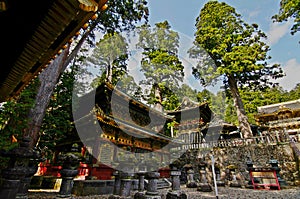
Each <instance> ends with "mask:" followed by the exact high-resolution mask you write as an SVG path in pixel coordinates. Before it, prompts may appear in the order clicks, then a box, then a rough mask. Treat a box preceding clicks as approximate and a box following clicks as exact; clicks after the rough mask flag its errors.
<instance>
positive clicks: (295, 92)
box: [286, 84, 300, 100]
mask: <svg viewBox="0 0 300 199" xmlns="http://www.w3.org/2000/svg"><path fill="white" fill-rule="evenodd" d="M286 97H287V99H288V100H297V99H300V84H297V85H296V86H295V88H293V89H292V90H291V91H290V92H289V93H288V95H287V96H286Z"/></svg>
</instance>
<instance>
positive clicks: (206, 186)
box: [197, 162, 212, 192]
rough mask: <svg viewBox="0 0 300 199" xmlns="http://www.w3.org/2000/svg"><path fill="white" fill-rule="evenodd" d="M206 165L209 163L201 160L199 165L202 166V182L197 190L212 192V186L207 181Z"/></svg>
mask: <svg viewBox="0 0 300 199" xmlns="http://www.w3.org/2000/svg"><path fill="white" fill-rule="evenodd" d="M206 165H207V164H206V163H205V162H201V163H200V164H199V166H200V183H199V186H198V188H197V191H202V192H211V191H212V187H211V186H210V184H209V183H208V182H207V177H206Z"/></svg>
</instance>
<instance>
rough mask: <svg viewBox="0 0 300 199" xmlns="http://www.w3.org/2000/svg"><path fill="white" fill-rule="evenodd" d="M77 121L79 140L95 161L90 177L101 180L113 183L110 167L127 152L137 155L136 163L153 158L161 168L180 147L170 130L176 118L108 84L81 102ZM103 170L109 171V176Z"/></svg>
mask: <svg viewBox="0 0 300 199" xmlns="http://www.w3.org/2000/svg"><path fill="white" fill-rule="evenodd" d="M75 117H76V118H78V119H77V120H76V122H75V123H76V128H77V131H78V133H79V136H80V139H81V141H82V143H83V145H85V147H86V149H87V151H88V152H89V154H92V155H93V157H94V158H93V160H92V163H93V164H92V168H91V170H92V171H91V173H92V175H93V176H94V175H95V176H97V178H98V179H110V177H111V174H112V171H113V169H110V167H113V166H114V165H113V164H114V163H115V162H118V160H119V159H120V158H122V157H121V156H120V153H124V152H125V153H126V152H130V153H132V154H134V156H135V157H136V158H137V159H140V158H143V159H149V158H150V156H152V157H151V158H155V159H156V160H157V161H158V162H159V163H160V164H161V165H160V167H164V166H167V165H168V163H169V161H170V154H169V150H170V148H172V147H174V146H175V145H176V144H178V141H175V140H173V139H172V136H171V134H172V132H171V131H172V129H168V127H167V126H168V125H167V124H168V123H170V122H172V121H173V116H171V115H168V114H166V113H165V112H160V111H157V110H155V109H153V108H151V107H149V106H147V105H145V104H143V103H141V102H139V101H137V100H135V99H133V98H131V97H129V96H128V95H126V94H125V93H123V92H122V91H120V90H118V89H117V88H114V87H113V86H112V85H110V84H108V83H105V84H102V85H100V86H99V87H98V88H97V89H96V91H95V92H93V93H89V94H88V95H85V96H83V97H81V98H80V99H79V106H78V109H77V111H76V112H75ZM154 152H155V153H154ZM130 153H129V154H130ZM104 170H109V172H107V175H106V174H104V173H105V172H103V171H104ZM161 174H162V173H161ZM163 176H164V175H162V177H163Z"/></svg>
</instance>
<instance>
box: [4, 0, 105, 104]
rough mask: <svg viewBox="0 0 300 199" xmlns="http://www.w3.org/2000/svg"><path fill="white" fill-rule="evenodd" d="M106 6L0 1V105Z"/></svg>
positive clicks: (85, 1)
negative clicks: (98, 10) (96, 12)
mask: <svg viewBox="0 0 300 199" xmlns="http://www.w3.org/2000/svg"><path fill="white" fill-rule="evenodd" d="M106 2H107V0H97V2H95V0H42V1H41V0H26V1H23V0H9V1H1V7H0V24H1V31H0V39H1V45H0V50H1V59H0V102H1V101H5V100H7V99H8V98H10V97H13V96H15V95H18V94H19V93H20V92H21V91H22V89H23V88H24V87H25V86H26V85H27V84H28V83H29V82H30V81H31V80H32V79H33V78H34V77H35V76H36V75H38V73H39V72H40V71H41V70H42V68H43V67H45V66H46V65H47V64H48V62H49V61H50V60H51V59H52V58H53V57H54V56H55V55H56V54H57V52H58V51H59V50H60V49H61V48H62V47H63V46H64V45H65V44H66V43H67V42H68V41H69V40H70V39H71V38H72V37H73V36H74V35H75V33H76V32H77V31H78V30H80V28H81V27H82V26H83V25H84V24H85V23H86V22H87V21H88V20H89V19H90V18H91V16H92V15H93V14H94V12H95V11H97V9H98V8H102V6H104V4H105V3H106Z"/></svg>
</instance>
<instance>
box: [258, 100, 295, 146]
mask: <svg viewBox="0 0 300 199" xmlns="http://www.w3.org/2000/svg"><path fill="white" fill-rule="evenodd" d="M257 110H258V114H257V115H256V122H257V125H259V126H260V127H261V129H262V133H263V134H266V135H268V137H269V139H271V140H270V141H277V142H284V141H288V140H289V139H294V140H295V141H298V142H299V141H300V99H298V100H293V101H288V102H282V103H277V104H271V105H267V106H261V107H258V108H257Z"/></svg>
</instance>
